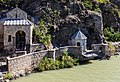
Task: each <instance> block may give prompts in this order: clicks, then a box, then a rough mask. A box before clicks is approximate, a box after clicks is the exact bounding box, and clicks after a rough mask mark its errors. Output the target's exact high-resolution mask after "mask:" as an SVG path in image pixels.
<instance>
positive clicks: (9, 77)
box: [3, 72, 13, 80]
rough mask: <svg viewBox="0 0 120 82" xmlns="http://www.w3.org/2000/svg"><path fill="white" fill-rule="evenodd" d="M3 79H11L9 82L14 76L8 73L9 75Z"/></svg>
mask: <svg viewBox="0 0 120 82" xmlns="http://www.w3.org/2000/svg"><path fill="white" fill-rule="evenodd" d="M3 78H4V79H9V80H11V79H13V74H12V73H9V72H7V73H6V74H5V75H4V76H3Z"/></svg>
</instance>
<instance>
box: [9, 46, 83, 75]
mask: <svg viewBox="0 0 120 82" xmlns="http://www.w3.org/2000/svg"><path fill="white" fill-rule="evenodd" d="M64 51H67V52H68V53H69V54H71V56H74V57H79V56H80V54H81V51H80V47H73V46H66V47H60V48H57V49H52V50H43V51H39V52H33V53H29V54H25V55H22V56H18V57H14V58H7V67H8V71H9V72H12V73H14V74H21V73H25V71H26V70H31V71H32V70H33V69H34V68H36V67H37V65H38V63H39V62H40V60H41V59H43V57H50V58H58V57H60V56H61V55H62V53H63V52H64Z"/></svg>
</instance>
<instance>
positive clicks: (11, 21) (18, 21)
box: [4, 19, 32, 26]
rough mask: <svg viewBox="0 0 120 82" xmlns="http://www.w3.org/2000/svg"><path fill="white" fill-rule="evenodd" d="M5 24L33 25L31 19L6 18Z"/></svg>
mask: <svg viewBox="0 0 120 82" xmlns="http://www.w3.org/2000/svg"><path fill="white" fill-rule="evenodd" d="M4 25H5V26H18V25H21V26H30V25H32V22H30V21H29V20H22V19H6V20H5V22H4Z"/></svg>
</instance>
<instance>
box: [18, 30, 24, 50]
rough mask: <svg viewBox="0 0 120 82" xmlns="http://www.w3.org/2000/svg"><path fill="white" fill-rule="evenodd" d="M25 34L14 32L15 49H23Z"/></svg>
mask: <svg viewBox="0 0 120 82" xmlns="http://www.w3.org/2000/svg"><path fill="white" fill-rule="evenodd" d="M25 36H26V34H25V32H24V31H21V30H20V31H17V32H16V49H18V50H24V49H25V42H26V40H25Z"/></svg>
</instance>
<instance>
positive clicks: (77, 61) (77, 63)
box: [73, 58, 79, 66]
mask: <svg viewBox="0 0 120 82" xmlns="http://www.w3.org/2000/svg"><path fill="white" fill-rule="evenodd" d="M73 64H74V66H77V65H79V59H77V58H75V59H74V62H73Z"/></svg>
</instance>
